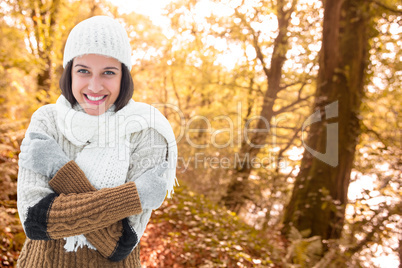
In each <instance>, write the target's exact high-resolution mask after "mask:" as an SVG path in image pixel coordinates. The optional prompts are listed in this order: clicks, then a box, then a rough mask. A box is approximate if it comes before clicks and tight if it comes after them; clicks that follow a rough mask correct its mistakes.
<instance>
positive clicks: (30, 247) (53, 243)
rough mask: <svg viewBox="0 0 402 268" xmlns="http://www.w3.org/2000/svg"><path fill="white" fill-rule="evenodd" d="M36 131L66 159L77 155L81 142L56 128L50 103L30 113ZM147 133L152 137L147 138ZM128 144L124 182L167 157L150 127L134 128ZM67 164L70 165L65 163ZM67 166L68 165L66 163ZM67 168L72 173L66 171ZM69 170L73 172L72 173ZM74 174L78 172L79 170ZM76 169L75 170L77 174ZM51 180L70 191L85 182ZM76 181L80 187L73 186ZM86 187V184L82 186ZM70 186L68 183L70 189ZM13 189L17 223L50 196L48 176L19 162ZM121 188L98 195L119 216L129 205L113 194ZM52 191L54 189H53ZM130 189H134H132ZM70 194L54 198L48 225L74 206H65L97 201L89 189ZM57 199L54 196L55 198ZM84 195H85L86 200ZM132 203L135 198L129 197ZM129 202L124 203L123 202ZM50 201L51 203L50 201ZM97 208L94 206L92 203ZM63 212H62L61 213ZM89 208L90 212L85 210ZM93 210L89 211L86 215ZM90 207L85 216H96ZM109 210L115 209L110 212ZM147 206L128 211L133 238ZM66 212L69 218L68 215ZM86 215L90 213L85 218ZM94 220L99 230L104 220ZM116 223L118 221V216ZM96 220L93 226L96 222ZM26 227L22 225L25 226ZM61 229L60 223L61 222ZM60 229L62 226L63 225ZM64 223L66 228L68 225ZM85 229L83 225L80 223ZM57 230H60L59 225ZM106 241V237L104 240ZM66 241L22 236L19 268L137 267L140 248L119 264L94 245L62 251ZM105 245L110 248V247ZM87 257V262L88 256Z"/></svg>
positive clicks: (144, 219)
mask: <svg viewBox="0 0 402 268" xmlns="http://www.w3.org/2000/svg"><path fill="white" fill-rule="evenodd" d="M32 131H34V132H41V133H45V134H47V135H50V136H51V137H53V138H54V139H55V140H56V141H57V142H58V144H59V145H60V146H61V147H62V149H63V151H64V152H65V153H66V154H67V156H68V157H69V158H70V159H75V157H76V155H77V154H78V153H79V152H80V151H81V150H82V147H78V146H75V145H73V144H72V143H71V142H69V141H68V140H67V139H66V138H65V137H64V136H63V135H62V134H61V133H60V131H59V130H58V128H57V124H56V109H55V105H52V104H51V105H46V106H43V107H41V108H40V109H38V111H36V112H35V113H34V115H33V116H32V119H31V124H30V125H29V127H28V130H27V134H28V133H29V132H32ZM151 137H152V140H151ZM130 143H131V146H130V150H131V153H130V157H131V158H130V164H129V171H128V175H127V182H129V181H135V180H136V179H137V178H138V177H140V176H141V175H142V174H143V173H144V172H145V171H147V170H149V169H151V168H153V167H154V166H155V165H157V164H159V163H161V162H162V161H164V160H166V156H167V143H166V140H165V139H164V138H163V137H162V136H161V135H160V134H159V133H157V132H156V131H155V130H153V129H145V130H143V131H140V132H138V133H134V134H133V135H132V138H131V142H130ZM155 144H157V145H159V146H151V145H155ZM142 159H150V162H151V163H152V165H143V164H141V160H142ZM70 167H72V166H70ZM66 168H69V166H67V167H66ZM65 171H66V172H71V171H67V170H65ZM72 173H74V172H72ZM78 173H79V172H78ZM78 173H77V174H78ZM78 177H80V175H79V174H78V175H77V178H78ZM56 185H57V183H56V184H55V185H53V186H54V187H55V189H58V187H61V188H60V189H58V190H60V191H61V189H62V188H63V187H66V190H67V189H69V191H71V192H74V191H75V190H77V189H78V188H79V187H81V186H82V187H84V186H85V185H86V182H78V183H77V184H76V185H70V186H69V184H68V182H67V184H66V185H64V186H63V185H62V184H60V185H59V186H56ZM77 185H81V186H77ZM87 186H88V185H87ZM69 187H70V188H69ZM128 187H129V188H130V187H132V188H131V189H132V190H133V189H134V188H133V186H128ZM17 190H18V191H17V192H18V197H17V200H18V201H17V204H18V211H19V216H20V218H21V222H22V223H23V226H24V222H25V221H26V219H27V214H28V210H29V208H30V207H33V206H35V205H37V204H38V203H39V202H40V201H41V200H42V199H44V198H45V197H47V196H49V195H50V194H53V193H54V190H53V189H52V188H51V187H50V185H49V179H48V178H46V177H44V176H42V175H40V174H37V173H35V172H33V171H31V170H28V169H25V168H23V167H20V169H19V173H18V186H17ZM126 190H127V189H124V187H123V189H119V190H117V192H116V191H114V192H113V191H112V192H113V193H112V196H113V197H112V198H111V197H106V196H105V195H104V193H101V194H102V195H104V196H105V198H106V199H107V201H102V202H101V203H102V204H103V206H104V209H107V206H108V204H109V203H110V202H111V203H112V204H115V206H116V207H117V208H118V212H117V214H119V215H121V217H124V215H126V212H127V213H132V211H131V210H132V209H130V208H126V207H125V206H124V204H123V203H121V204H119V201H117V199H119V198H123V199H124V198H126V196H125V195H126V194H127V193H126ZM55 191H56V190H55ZM133 191H134V190H133ZM67 196H70V195H64V197H63V198H65V200H67V199H66V198H67ZM71 196H73V197H72V198H71V200H70V201H67V202H65V203H63V202H57V205H56V207H55V208H56V211H57V213H53V214H52V216H51V217H52V218H53V220H52V224H55V223H56V224H57V221H58V220H59V221H62V219H61V216H60V215H61V214H65V211H73V208H72V207H70V208H68V206H75V205H77V204H79V205H78V209H80V210H81V211H89V210H88V208H85V205H84V204H85V203H86V202H87V200H91V198H92V200H96V199H97V198H94V195H93V193H92V197H90V196H91V193H86V194H84V195H83V198H81V197H80V196H81V195H74V194H73V195H71ZM128 196H129V198H132V199H133V200H136V197H135V196H131V194H128ZM57 198H59V197H57ZM88 198H89V199H88ZM137 201H138V203H139V204H140V202H139V200H137ZM133 202H134V201H133ZM127 204H128V203H126V206H127ZM52 206H53V205H52ZM95 210H96V208H95ZM63 211H64V212H63ZM89 212H90V211H89ZM82 213H84V214H82V215H81V217H83V218H84V217H87V215H86V214H85V212H82ZM91 213H92V214H91ZM96 213H101V214H102V211H100V210H99V211H98V212H96ZM96 213H95V212H90V213H89V214H90V215H95V214H96ZM113 213H114V212H113ZM151 213H152V211H151V210H143V211H142V213H140V214H137V215H131V216H129V217H128V218H127V219H128V221H127V222H128V223H129V225H130V226H131V228H132V229H133V230H134V231H135V233H136V234H137V236H138V239H139V238H140V237H141V236H142V235H143V233H144V230H145V228H146V224H147V223H148V221H149V218H150V216H151ZM72 214H73V215H75V216H74V217H77V218H78V214H77V213H74V212H73V213H72ZM66 215H68V216H67V217H69V214H68V213H67V214H66ZM106 218H107V220H110V222H112V220H111V217H108V216H106ZM89 219H90V220H91V218H89ZM92 222H93V224H94V228H95V229H92V230H89V231H92V233H94V232H95V230H103V229H102V226H104V224H103V223H100V226H98V225H96V224H95V222H97V221H96V220H94V221H92ZM113 222H114V224H118V223H119V222H118V221H117V219H114V220H113ZM120 222H121V221H120ZM95 225H96V227H95ZM24 228H25V227H24ZM64 228H65V227H64ZM106 228H111V230H117V229H118V228H121V227H118V226H115V227H113V224H111V225H109V226H107V227H106ZM62 229H63V228H62ZM67 229H68V228H65V230H66V231H67V232H68V230H67ZM83 229H85V227H84V228H83ZM53 231H54V234H57V233H58V232H60V231H59V230H53ZM62 232H64V231H63V230H62ZM109 234H110V237H112V239H114V241H115V240H116V239H117V231H116V233H114V232H112V233H110V232H109ZM100 237H102V236H101V235H99V237H98V238H97V240H98V241H101V240H102V239H101V238H100ZM104 242H105V243H107V241H104ZM65 243H66V241H65V240H64V239H57V240H50V241H44V240H35V241H33V240H30V239H27V241H26V243H25V244H24V247H23V250H22V253H21V259H20V260H19V261H18V265H19V267H140V264H139V250H138V247H139V245H137V246H136V247H135V249H134V251H133V252H132V253H130V255H129V256H128V257H127V258H126V259H124V261H121V262H118V263H112V262H109V261H108V260H107V259H106V258H105V257H103V256H102V255H101V254H100V253H99V251H97V250H91V249H89V248H88V247H83V248H79V249H78V251H77V252H66V251H65V249H64V245H65ZM109 250H110V249H109ZM89 260H91V261H89Z"/></svg>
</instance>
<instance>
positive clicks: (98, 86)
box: [88, 75, 103, 93]
mask: <svg viewBox="0 0 402 268" xmlns="http://www.w3.org/2000/svg"><path fill="white" fill-rule="evenodd" d="M88 89H89V90H91V91H92V92H94V93H97V92H100V91H102V90H103V85H102V80H101V78H100V77H98V76H95V75H94V76H92V77H91V79H90V80H89V83H88Z"/></svg>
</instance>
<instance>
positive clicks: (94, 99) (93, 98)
mask: <svg viewBox="0 0 402 268" xmlns="http://www.w3.org/2000/svg"><path fill="white" fill-rule="evenodd" d="M104 97H105V96H100V97H92V96H89V95H87V98H88V99H89V100H91V101H98V100H101V99H103V98H104Z"/></svg>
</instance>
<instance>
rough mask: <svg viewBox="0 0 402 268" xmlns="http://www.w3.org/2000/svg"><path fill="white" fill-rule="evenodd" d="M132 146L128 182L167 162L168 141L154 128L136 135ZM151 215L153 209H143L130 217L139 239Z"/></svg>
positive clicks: (133, 137)
mask: <svg viewBox="0 0 402 268" xmlns="http://www.w3.org/2000/svg"><path fill="white" fill-rule="evenodd" d="M131 145H132V146H133V147H132V148H131V152H132V154H131V157H130V158H131V159H130V167H129V171H128V175H127V181H134V182H135V181H136V180H137V179H138V178H139V177H140V176H141V175H142V174H144V173H145V172H146V171H148V170H150V169H153V168H154V167H155V166H157V165H158V164H160V163H162V162H163V161H166V160H167V150H168V147H167V141H166V139H165V138H164V137H163V136H162V135H161V134H159V133H158V132H157V131H156V130H155V129H153V128H148V129H145V130H143V131H141V132H137V133H134V134H133V135H132V139H131ZM151 215H152V210H151V209H143V212H142V213H140V214H136V215H131V216H130V217H128V220H129V223H130V225H131V226H132V228H133V229H134V230H135V232H136V234H137V235H138V237H139V239H140V238H141V237H142V235H143V234H144V231H145V228H146V226H147V223H148V221H149V219H150V217H151Z"/></svg>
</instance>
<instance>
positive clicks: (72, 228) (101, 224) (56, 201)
mask: <svg viewBox="0 0 402 268" xmlns="http://www.w3.org/2000/svg"><path fill="white" fill-rule="evenodd" d="M54 118H55V109H54V107H53V108H52V107H51V106H50V105H49V106H44V107H41V108H40V109H38V111H36V112H35V113H34V115H33V116H32V119H31V123H30V125H29V127H28V130H27V133H29V132H31V131H35V132H42V133H45V134H47V135H49V136H51V137H53V138H55V139H56V140H58V139H59V138H60V137H59V136H58V132H57V130H56V126H55V122H54V121H55V120H54ZM17 194H18V203H17V204H18V210H19V214H20V218H21V222H22V223H23V226H24V230H25V232H26V234H27V236H28V237H29V238H32V239H43V240H45V239H58V238H63V237H68V236H74V235H79V234H84V233H88V232H92V231H95V230H98V229H102V228H105V227H107V226H110V225H111V224H113V223H114V222H116V221H119V220H123V219H124V218H126V217H128V216H129V215H132V214H138V213H141V212H142V209H141V205H140V204H141V203H140V201H139V197H138V194H137V191H136V186H135V183H132V182H130V183H126V184H124V185H121V186H118V187H115V188H107V189H102V190H100V191H96V192H87V193H78V194H75V193H72V194H60V195H58V194H57V193H55V192H54V191H53V189H52V188H51V187H50V186H49V179H48V178H47V177H45V176H42V175H40V174H37V173H35V172H33V171H31V170H28V169H25V168H23V167H20V168H19V172H18V185H17Z"/></svg>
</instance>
